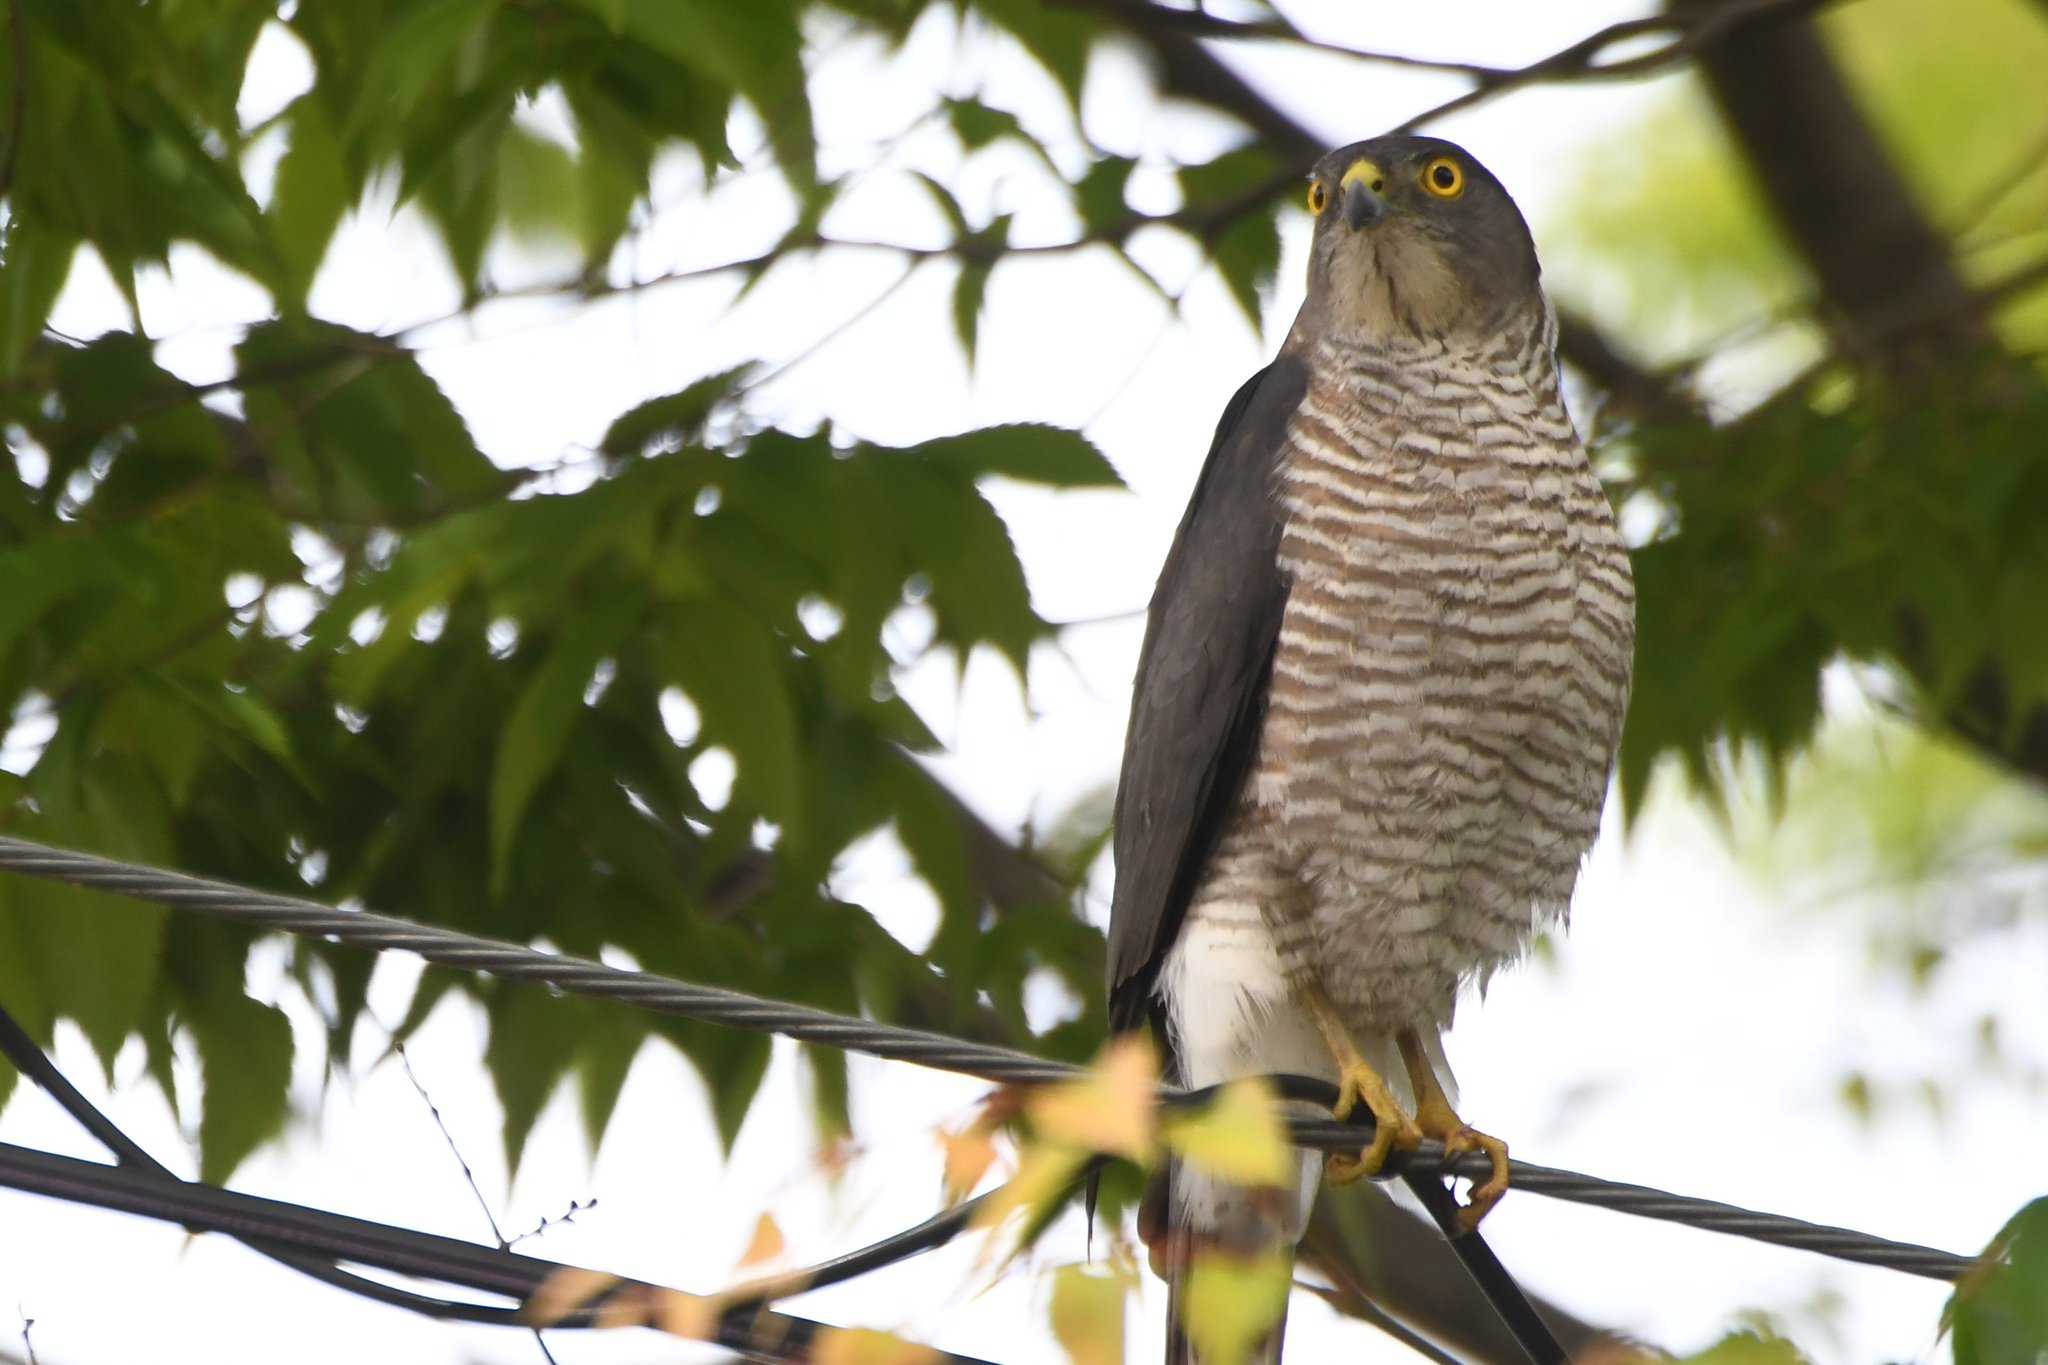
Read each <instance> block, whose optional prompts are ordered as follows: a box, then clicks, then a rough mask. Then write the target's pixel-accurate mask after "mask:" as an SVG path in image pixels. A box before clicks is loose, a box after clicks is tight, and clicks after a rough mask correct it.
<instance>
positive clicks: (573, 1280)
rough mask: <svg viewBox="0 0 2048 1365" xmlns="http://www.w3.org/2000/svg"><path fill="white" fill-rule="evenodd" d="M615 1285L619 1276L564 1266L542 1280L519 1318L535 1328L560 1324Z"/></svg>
mask: <svg viewBox="0 0 2048 1365" xmlns="http://www.w3.org/2000/svg"><path fill="white" fill-rule="evenodd" d="M618 1282H619V1277H618V1276H616V1275H607V1274H605V1273H604V1272H603V1271H602V1270H580V1269H578V1268H577V1267H575V1266H565V1267H564V1268H562V1269H561V1270H557V1271H556V1272H555V1273H554V1274H552V1275H550V1276H548V1277H547V1278H546V1279H545V1280H542V1281H541V1284H540V1288H538V1289H536V1290H534V1291H533V1297H532V1298H530V1299H528V1300H527V1301H526V1308H525V1310H524V1311H523V1312H522V1314H521V1316H522V1317H524V1318H525V1319H526V1321H528V1322H530V1323H532V1324H533V1325H534V1326H536V1327H546V1326H547V1325H548V1324H549V1323H554V1322H560V1321H561V1320H562V1319H563V1318H566V1317H568V1316H569V1315H570V1314H571V1313H573V1312H575V1311H576V1310H577V1309H579V1308H581V1307H582V1306H583V1305H584V1304H586V1303H589V1302H590V1301H591V1300H592V1299H594V1298H596V1297H597V1296H598V1295H599V1294H602V1293H604V1291H605V1290H607V1289H610V1288H611V1287H612V1286H613V1285H615V1284H617V1283H618Z"/></svg>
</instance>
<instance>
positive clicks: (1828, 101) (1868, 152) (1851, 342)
mask: <svg viewBox="0 0 2048 1365" xmlns="http://www.w3.org/2000/svg"><path fill="white" fill-rule="evenodd" d="M1717 3H1718V0H1674V9H1675V10H1699V11H1705V12H1711V11H1712V10H1713V8H1715V7H1716V5H1717ZM1699 68H1700V74H1701V75H1702V76H1703V77H1704V78H1705V81H1706V84H1707V89H1708V90H1709V92H1710V93H1711V94H1712V96H1713V99H1714V103H1715V105H1716V107H1717V108H1718V109H1719V110H1720V112H1721V115H1722V118H1723V119H1724V120H1725V121H1726V123H1727V125H1728V128H1729V131H1730V133H1731V134H1733V136H1734V138H1735V141H1736V144H1737V145H1738V146H1739V147H1740V148H1741V149H1742V151H1743V153H1744V158H1745V160H1746V162H1747V163H1748V166H1749V168H1750V170H1751V172H1752V173H1753V174H1754V175H1755V177H1756V180H1757V183H1758V186H1759V187H1760V188H1761V189H1762V191H1763V195H1764V200H1765V202H1766V203H1767V204H1768V205H1769V206H1770V209H1771V213H1772V216H1773V217H1774V218H1775V219H1776V221H1777V223H1778V226H1779V227H1780V228H1781V229H1782V230H1783V231H1784V233H1785V235H1786V237H1787V238H1788V239H1790V241H1791V243H1792V245H1793V247H1794V248H1795V249H1796V250H1797V251H1798V253H1799V255H1800V257H1801V258H1802V259H1803V260H1804V261H1805V262H1806V265H1807V267H1808V269H1810V270H1811V271H1812V272H1813V275H1814V278H1815V279H1816V280H1817V281H1818V282H1819V285H1820V291H1821V296H1822V298H1823V299H1824V300H1825V303H1826V308H1825V310H1824V313H1825V316H1826V320H1827V321H1828V323H1829V325H1830V326H1831V328H1832V329H1833V330H1834V332H1835V334H1836V344H1837V348H1838V349H1839V350H1840V351H1842V352H1843V353H1844V354H1845V355H1848V356H1850V357H1851V358H1852V359H1855V360H1857V361H1859V362H1862V363H1865V364H1874V365H1876V366H1877V367H1878V368H1880V369H1882V370H1885V371H1887V372H1890V373H1892V374H1894V375H1899V376H1904V375H1907V374H1912V373H1916V372H1926V371H1928V370H1931V369H1932V368H1935V367H1937V366H1939V365H1940V364H1941V363H1942V362H1943V361H1944V360H1945V359H1947V358H1950V357H1952V356H1953V355H1954V354H1955V353H1956V352H1958V351H1961V352H1964V353H1966V354H1970V355H1978V354H1981V353H1982V352H1983V351H1984V350H1985V349H1987V348H1988V347H1989V346H1990V345H1991V344H1992V341H1991V332H1990V329H1989V327H1988V326H1987V325H1986V323H1985V321H1984V319H1983V317H1982V315H1981V313H1980V312H1979V311H1978V310H1977V309H1976V308H1975V307H1973V306H1972V305H1973V300H1972V299H1971V297H1970V291H1969V287H1968V285H1966V284H1965V283H1964V281H1963V277H1962V275H1961V274H1960V273H1959V272H1958V271H1957V270H1956V268H1955V263H1954V261H1953V260H1952V259H1951V257H1950V255H1949V251H1948V243H1947V241H1946V240H1945V239H1944V238H1943V236H1942V234H1941V232H1940V230H1939V229H1938V228H1936V226H1935V225H1934V222H1933V220H1932V219H1931V218H1930V217H1929V216H1928V215H1927V214H1926V212H1925V211H1924V210H1923V209H1922V208H1921V206H1920V204H1919V202H1918V200H1917V199H1916V197H1915V196H1914V194H1913V189H1912V186H1911V185H1909V184H1908V183H1907V182H1906V180H1905V178H1904V177H1903V176H1902V175H1900V174H1899V171H1898V168H1897V167H1896V166H1895V165H1893V163H1892V160H1891V157H1890V155H1889V154H1888V153H1887V152H1886V151H1885V148H1884V145H1883V143H1882V142H1881V141H1879V139H1878V136H1877V132H1876V130H1875V129H1874V128H1872V127H1871V125H1870V122H1869V120H1868V119H1866V118H1865V117H1864V115H1863V111H1862V110H1861V109H1860V108H1858V107H1857V104H1856V101H1855V98H1854V96H1853V95H1852V94H1851V93H1850V91H1849V87H1848V83H1847V82H1846V81H1845V80H1844V79H1843V77H1842V73H1841V71H1840V70H1839V69H1838V68H1837V67H1836V65H1835V62H1834V60H1833V58H1832V57H1831V56H1830V55H1829V53H1828V50H1827V48H1826V46H1825V44H1824V43H1823V42H1822V40H1821V36H1820V34H1819V32H1818V31H1817V30H1816V29H1815V27H1814V26H1813V24H1812V23H1811V22H1802V23H1794V24H1772V25H1751V26H1746V27H1742V28H1738V29H1735V30H1732V31H1730V32H1728V33H1727V34H1726V35H1725V36H1724V38H1723V40H1722V41H1721V42H1719V43H1717V44H1715V45H1713V46H1712V47H1711V48H1709V49H1707V50H1705V51H1703V52H1702V53H1701V54H1700V57H1699ZM1901 316H1904V317H1907V318H1910V319H1912V322H1911V325H1909V326H1904V327H1901V326H1898V325H1897V324H1896V323H1895V322H1893V319H1896V318H1898V317H1901ZM1888 324H1889V325H1888Z"/></svg>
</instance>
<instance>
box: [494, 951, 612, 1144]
mask: <svg viewBox="0 0 2048 1365" xmlns="http://www.w3.org/2000/svg"><path fill="white" fill-rule="evenodd" d="M591 1012H592V1008H591V1006H590V1005H589V1003H588V1002H587V1001H583V1000H579V999H575V998H572V997H569V996H563V995H556V994H554V993H552V992H550V991H545V990H542V989H540V988H539V987H537V986H523V985H517V984H514V983H511V982H506V983H502V984H501V985H500V986H499V987H498V989H497V990H496V991H495V992H494V993H493V995H492V997H491V1002H490V1006H489V1013H490V1020H491V1041H490V1043H489V1045H488V1046H487V1047H486V1048H485V1049H484V1065H485V1066H486V1067H487V1068H489V1070H490V1073H491V1083H492V1085H493V1086H495V1087H496V1089H497V1091H498V1103H499V1104H501V1105H503V1106H504V1109H505V1171H506V1175H507V1177H508V1179H509V1178H511V1177H516V1176H517V1175H518V1174H519V1159H520V1157H521V1156H522V1155H524V1154H525V1151H526V1139H527V1137H528V1136H529V1135H531V1134H532V1132H533V1125H534V1121H535V1120H537V1119H538V1118H539V1117H540V1111H541V1110H542V1109H544V1108H546V1107H547V1102H548V1099H549V1097H550V1096H552V1095H553V1094H554V1093H555V1087H556V1085H557V1084H559V1083H560V1081H561V1079H562V1077H563V1076H564V1075H566V1074H567V1073H568V1070H569V1066H570V1063H571V1062H572V1061H573V1060H574V1059H575V1056H576V1047H577V1043H578V1040H579V1038H580V1036H581V1034H582V1031H583V1023H584V1020H585V1019H586V1018H587V1017H588V1016H589V1014H590V1013H591Z"/></svg>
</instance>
